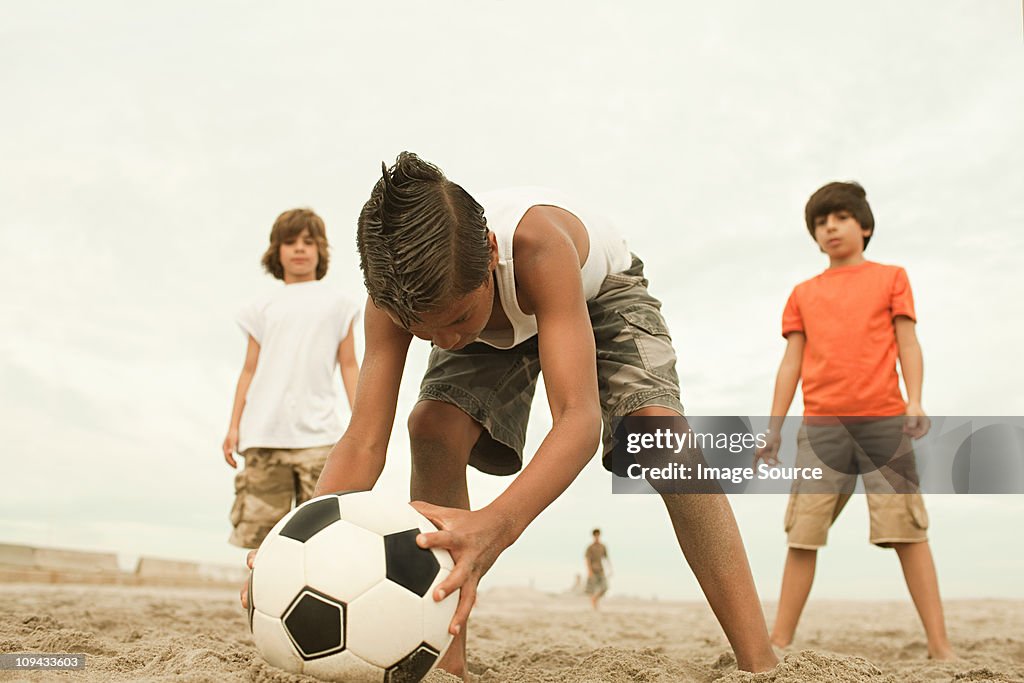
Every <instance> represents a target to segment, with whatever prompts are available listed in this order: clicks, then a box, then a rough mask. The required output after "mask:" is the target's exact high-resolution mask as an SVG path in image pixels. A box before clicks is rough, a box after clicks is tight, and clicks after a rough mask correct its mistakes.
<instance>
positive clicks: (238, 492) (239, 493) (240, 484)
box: [221, 468, 249, 526]
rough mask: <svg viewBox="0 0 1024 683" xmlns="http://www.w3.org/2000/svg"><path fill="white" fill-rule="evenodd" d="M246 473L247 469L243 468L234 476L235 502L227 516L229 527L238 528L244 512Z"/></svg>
mask: <svg viewBox="0 0 1024 683" xmlns="http://www.w3.org/2000/svg"><path fill="white" fill-rule="evenodd" d="M248 471H249V470H248V469H247V468H243V469H242V471H241V472H239V473H238V474H236V475H235V502H234V503H232V504H231V513H230V514H229V515H228V518H229V519H230V520H231V526H238V523H239V522H241V521H242V516H243V513H244V512H245V492H246V487H245V480H246V477H245V473H246V472H248ZM221 509H223V508H221Z"/></svg>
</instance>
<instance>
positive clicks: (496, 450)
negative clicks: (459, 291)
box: [419, 256, 683, 474]
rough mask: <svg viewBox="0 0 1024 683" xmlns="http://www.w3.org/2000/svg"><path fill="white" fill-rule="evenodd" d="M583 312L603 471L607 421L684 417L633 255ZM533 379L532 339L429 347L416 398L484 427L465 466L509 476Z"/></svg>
mask: <svg viewBox="0 0 1024 683" xmlns="http://www.w3.org/2000/svg"><path fill="white" fill-rule="evenodd" d="M587 309H588V310H589V312H590V322H591V324H592V325H593V328H594V341H595V344H596V347H597V358H596V360H597V386H598V392H599V394H600V401H601V416H602V422H603V431H604V437H603V444H604V466H605V468H606V469H608V470H611V448H612V428H611V420H612V418H614V417H622V416H624V415H629V414H630V413H632V412H634V411H636V410H639V409H640V408H643V407H646V406H662V407H665V408H670V409H672V410H674V411H676V412H677V413H679V414H680V415H682V414H683V406H682V403H680V400H679V377H678V376H677V375H676V354H675V350H673V348H672V339H671V337H670V336H669V332H668V326H667V325H666V324H665V319H664V318H663V317H662V315H661V302H660V301H658V300H657V299H655V298H654V297H653V296H651V295H650V294H649V293H648V291H647V279H646V278H644V264H643V262H642V261H641V260H640V259H639V258H637V257H636V256H633V263H632V265H631V266H630V268H629V270H626V271H624V272H622V273H613V274H611V275H609V276H608V277H606V278H605V280H604V282H603V283H602V284H601V289H600V291H599V292H598V294H597V296H596V297H594V298H593V299H591V300H590V301H588V302H587ZM539 374H540V358H539V356H538V352H537V337H536V336H534V337H532V338H530V339H527V340H526V341H524V342H523V343H521V344H519V345H517V346H514V347H512V348H511V349H496V348H494V347H492V346H488V345H486V344H481V343H476V344H470V345H468V346H466V347H465V348H462V349H459V350H458V351H445V350H444V349H440V348H438V347H436V346H435V347H434V348H433V349H431V351H430V360H429V362H428V364H427V372H426V374H425V375H424V377H423V383H422V384H421V385H420V395H419V400H421V401H424V400H430V401H443V402H445V403H450V404H452V405H455V406H457V407H458V408H460V409H462V411H463V412H465V413H466V414H467V415H469V416H470V417H472V418H473V419H474V420H476V421H477V422H478V423H480V424H481V425H482V426H483V428H484V431H483V433H482V434H481V435H480V438H479V440H478V441H477V442H476V444H475V445H474V446H473V451H472V453H471V454H470V458H469V464H470V465H472V466H473V467H475V468H476V469H478V470H480V471H481V472H486V473H488V474H515V473H516V472H518V471H519V470H520V469H521V468H522V465H523V446H524V444H525V442H526V425H527V422H528V421H529V418H530V405H531V403H532V402H533V394H534V390H535V389H536V388H537V376H538V375H539Z"/></svg>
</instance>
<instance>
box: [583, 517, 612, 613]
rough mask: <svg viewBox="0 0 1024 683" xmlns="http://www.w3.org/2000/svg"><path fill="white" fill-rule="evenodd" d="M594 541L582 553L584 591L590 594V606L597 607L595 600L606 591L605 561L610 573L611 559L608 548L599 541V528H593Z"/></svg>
mask: <svg viewBox="0 0 1024 683" xmlns="http://www.w3.org/2000/svg"><path fill="white" fill-rule="evenodd" d="M593 534H594V542H593V543H591V544H590V545H588V546H587V550H586V552H585V553H583V557H584V559H585V560H586V565H587V586H586V588H585V589H584V592H585V593H586V594H587V595H589V596H590V606H591V607H593V608H594V609H597V601H598V600H600V599H601V598H602V597H603V596H604V594H605V593H607V592H608V576H607V575H606V574H605V567H604V565H605V563H607V564H608V570H609V572H608V573H611V568H612V561H611V560H610V559H609V558H608V549H607V548H606V547H605V546H604V544H603V543H601V530H600V529H594V531H593Z"/></svg>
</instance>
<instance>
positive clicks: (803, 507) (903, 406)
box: [755, 182, 954, 659]
mask: <svg viewBox="0 0 1024 683" xmlns="http://www.w3.org/2000/svg"><path fill="white" fill-rule="evenodd" d="M804 214H805V216H804V218H805V221H806V224H807V230H808V231H809V232H810V233H811V237H812V238H813V239H814V241H815V242H816V243H817V245H818V247H819V249H820V250H821V251H822V253H824V254H826V255H827V256H828V259H829V267H828V269H827V270H825V271H824V272H823V273H821V274H820V275H817V276H815V277H813V278H811V279H810V280H807V281H805V282H802V283H800V284H799V285H797V286H796V287H795V288H794V289H793V293H792V294H791V295H790V297H789V301H788V302H787V303H786V308H785V312H784V313H783V318H782V335H783V337H785V338H786V340H787V345H786V352H785V355H784V356H783V359H782V364H781V366H780V367H779V372H778V376H777V378H776V382H775V395H774V399H773V401H772V411H771V415H772V418H771V423H770V428H769V433H768V435H767V442H768V443H767V445H766V446H765V447H764V448H762V449H759V450H758V452H757V454H756V456H755V464H756V463H757V461H758V460H763V461H764V462H766V463H768V464H771V465H777V464H778V462H779V460H778V451H779V444H780V433H779V432H780V429H781V427H782V424H783V418H784V417H785V415H786V413H787V412H788V411H789V406H790V403H792V401H793V395H794V393H795V391H796V387H797V384H798V383H799V382H800V381H803V397H804V419H803V425H802V426H801V427H800V432H799V435H798V437H797V456H796V458H797V462H796V464H797V466H798V467H815V466H817V467H820V468H821V469H822V471H823V472H824V473H825V477H824V479H822V480H820V481H811V480H808V481H801V480H797V481H795V482H794V483H793V487H792V492H791V494H790V500H789V506H788V509H787V510H786V517H785V529H786V533H787V535H788V544H789V553H788V555H787V557H786V567H785V571H784V573H783V577H782V590H781V594H780V597H779V607H778V614H777V615H776V619H775V626H774V629H773V630H772V633H771V639H772V643H773V644H774V645H775V646H777V647H786V646H788V645H789V644H790V643H791V642H792V640H793V635H794V633H795V632H796V626H797V621H798V620H799V619H800V613H801V612H802V611H803V608H804V604H805V603H806V601H807V597H808V595H809V594H810V590H811V583H812V582H813V579H814V569H815V563H816V560H817V554H818V548H821V547H823V546H824V545H825V542H826V540H827V537H828V530H829V528H830V527H831V526H832V523H833V522H834V521H835V520H836V518H837V517H838V516H839V513H840V512H841V511H842V509H843V507H844V506H845V505H846V503H847V501H848V500H849V498H850V495H851V493H852V492H853V489H854V486H855V485H856V483H857V477H858V475H859V476H861V477H862V478H863V481H864V488H865V491H866V492H867V504H868V509H869V510H870V513H871V536H870V540H871V543H873V544H875V545H877V546H879V547H883V548H894V549H895V550H896V554H897V556H898V557H899V559H900V563H901V564H902V567H903V575H904V577H905V578H906V582H907V587H908V588H909V589H910V595H911V597H912V598H913V600H914V605H915V606H916V607H917V611H918V614H919V615H920V617H921V621H922V623H923V624H924V629H925V633H926V634H927V638H928V655H929V657H931V658H933V659H952V658H954V654H953V650H952V648H951V646H950V643H949V639H948V638H947V636H946V625H945V620H944V617H943V611H942V602H941V600H940V598H939V585H938V579H937V577H936V572H935V564H934V562H933V560H932V552H931V548H930V547H929V545H928V534H927V529H928V515H927V513H926V512H925V508H924V501H923V500H922V498H921V494H920V492H919V487H918V476H917V469H916V464H915V460H914V452H913V444H912V442H911V440H912V439H918V438H921V437H922V436H924V435H925V434H926V433H927V432H928V429H929V427H930V425H931V422H930V420H929V419H928V417H927V415H926V414H925V412H924V409H923V408H922V407H921V379H922V372H923V361H922V356H921V347H920V345H919V344H918V341H917V334H916V332H915V324H916V320H917V317H916V315H915V313H914V299H913V296H912V294H911V291H910V282H909V281H908V279H907V274H906V272H905V271H904V270H903V269H902V268H900V267H898V266H890V265H882V264H880V263H875V262H873V261H867V260H865V258H864V250H865V249H866V248H867V246H868V242H869V241H870V240H871V237H872V236H873V235H874V227H875V220H874V216H873V215H872V212H871V207H870V206H869V205H868V202H867V197H866V193H865V192H864V188H862V187H861V186H860V185H858V184H857V183H839V182H834V183H829V184H827V185H825V186H824V187H822V188H820V189H819V190H817V191H816V192H815V193H814V194H813V195H811V197H810V199H809V200H808V202H807V206H806V208H805V211H804ZM897 359H898V360H899V365H900V368H901V369H902V371H903V381H904V384H905V385H906V389H907V400H906V401H904V399H903V395H902V394H901V393H900V387H899V377H898V375H897V372H896V361H897Z"/></svg>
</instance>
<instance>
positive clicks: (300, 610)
mask: <svg viewBox="0 0 1024 683" xmlns="http://www.w3.org/2000/svg"><path fill="white" fill-rule="evenodd" d="M345 609H346V607H345V603H343V602H341V601H340V600H335V599H334V598H332V597H330V596H327V595H324V594H323V593H319V592H317V591H315V590H313V589H312V588H309V587H308V586H307V587H306V588H303V589H302V591H300V592H299V594H298V596H297V597H296V598H295V600H293V601H292V604H291V605H289V607H288V609H286V610H285V612H284V617H282V619H281V621H282V623H283V624H284V630H285V631H287V633H288V637H289V638H291V639H292V643H294V644H295V649H296V650H298V651H299V655H301V656H302V658H303V659H305V660H310V659H317V658H319V657H326V656H327V655H333V654H334V653H336V652H341V651H342V650H344V649H345Z"/></svg>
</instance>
